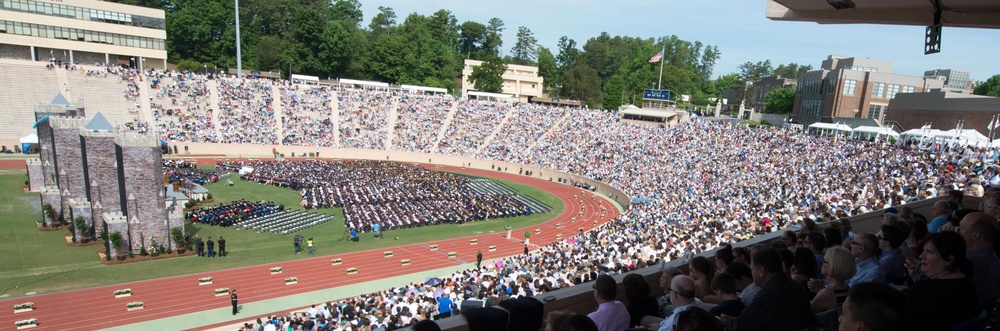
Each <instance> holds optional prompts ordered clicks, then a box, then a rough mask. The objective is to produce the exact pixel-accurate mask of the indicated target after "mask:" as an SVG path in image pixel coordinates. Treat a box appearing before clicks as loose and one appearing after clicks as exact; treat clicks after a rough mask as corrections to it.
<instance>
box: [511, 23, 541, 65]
mask: <svg viewBox="0 0 1000 331" xmlns="http://www.w3.org/2000/svg"><path fill="white" fill-rule="evenodd" d="M537 48H538V39H535V35H534V34H533V33H531V30H530V29H528V28H527V27H524V26H521V27H518V28H517V42H516V43H515V44H514V47H513V48H511V49H510V52H511V53H513V54H514V63H515V64H520V65H528V66H530V65H534V64H535V59H536V58H537V56H538V53H537Z"/></svg>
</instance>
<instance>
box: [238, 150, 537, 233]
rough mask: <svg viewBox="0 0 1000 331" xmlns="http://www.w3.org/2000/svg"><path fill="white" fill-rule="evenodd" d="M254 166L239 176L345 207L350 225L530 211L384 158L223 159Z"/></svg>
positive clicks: (400, 224)
mask: <svg viewBox="0 0 1000 331" xmlns="http://www.w3.org/2000/svg"><path fill="white" fill-rule="evenodd" d="M218 167H219V168H220V169H225V170H230V171H236V170H238V169H241V168H244V167H250V168H253V169H254V170H253V172H252V173H249V174H246V175H243V177H242V178H243V179H245V180H250V181H254V182H257V183H260V184H265V185H274V186H279V187H288V188H290V189H294V190H299V191H301V193H302V207H304V208H306V209H312V208H329V207H344V222H345V225H346V226H347V227H348V228H352V229H356V230H358V231H361V232H369V231H372V230H373V227H374V225H375V224H379V225H380V226H381V227H382V229H384V230H392V229H401V228H409V227H416V226H423V225H433V224H442V223H465V222H471V221H478V220H485V219H494V218H503V217H514V216H521V215H525V214H530V213H531V211H530V209H529V208H528V206H526V205H524V204H523V203H521V202H519V201H517V200H515V199H514V198H513V197H510V196H507V195H501V194H487V193H482V192H477V191H475V190H473V189H472V188H471V187H470V186H469V185H468V182H469V180H470V178H469V177H465V176H460V175H455V174H450V173H444V172H437V171H432V170H428V169H424V168H421V167H417V166H413V165H405V164H399V163H395V162H385V161H346V162H344V161H338V162H327V161H311V162H262V161H246V162H243V161H239V162H224V163H220V164H219V165H218Z"/></svg>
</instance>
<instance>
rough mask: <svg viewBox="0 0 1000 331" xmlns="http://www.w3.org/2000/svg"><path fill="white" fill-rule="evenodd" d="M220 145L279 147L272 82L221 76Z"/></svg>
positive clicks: (217, 78)
mask: <svg viewBox="0 0 1000 331" xmlns="http://www.w3.org/2000/svg"><path fill="white" fill-rule="evenodd" d="M215 84H216V87H217V88H218V91H219V111H220V113H219V130H221V133H222V137H220V139H221V140H220V141H219V142H223V143H230V144H266V145H270V144H277V143H278V142H280V140H279V139H278V135H277V133H276V132H275V130H276V128H277V125H276V123H277V122H276V120H275V118H274V109H273V106H272V104H271V102H272V100H274V99H273V98H274V97H273V94H274V93H273V91H272V89H271V80H268V79H244V78H236V77H228V76H219V77H216V79H215Z"/></svg>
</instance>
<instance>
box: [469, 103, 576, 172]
mask: <svg viewBox="0 0 1000 331" xmlns="http://www.w3.org/2000/svg"><path fill="white" fill-rule="evenodd" d="M568 112H569V109H568V108H562V107H558V108H557V107H550V106H542V105H534V104H528V105H519V106H517V107H514V110H513V113H512V114H511V116H510V117H508V118H507V119H506V120H505V121H504V122H503V123H501V124H500V131H499V132H497V135H496V137H494V138H493V140H491V141H490V143H489V144H488V145H487V146H485V148H483V150H482V152H480V153H479V154H478V155H479V158H483V159H493V160H505V161H510V162H514V163H524V160H523V159H522V157H523V154H524V153H523V152H524V150H526V149H527V148H528V147H530V146H531V145H533V144H535V142H537V141H538V140H539V139H541V138H542V135H544V134H546V132H548V131H549V129H551V128H552V127H553V126H554V125H555V124H556V122H558V121H559V120H560V119H562V118H563V115H565V114H567V113H568Z"/></svg>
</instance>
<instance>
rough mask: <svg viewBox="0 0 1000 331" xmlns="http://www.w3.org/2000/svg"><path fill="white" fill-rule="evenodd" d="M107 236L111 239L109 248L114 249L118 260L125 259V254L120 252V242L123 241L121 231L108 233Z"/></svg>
mask: <svg viewBox="0 0 1000 331" xmlns="http://www.w3.org/2000/svg"><path fill="white" fill-rule="evenodd" d="M108 238H109V239H110V240H111V248H112V249H114V250H115V253H116V255H117V256H118V261H123V260H125V255H124V254H122V244H123V241H124V239H123V238H122V233H121V232H118V231H115V232H112V233H111V234H109V235H108ZM129 253H131V252H129Z"/></svg>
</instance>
